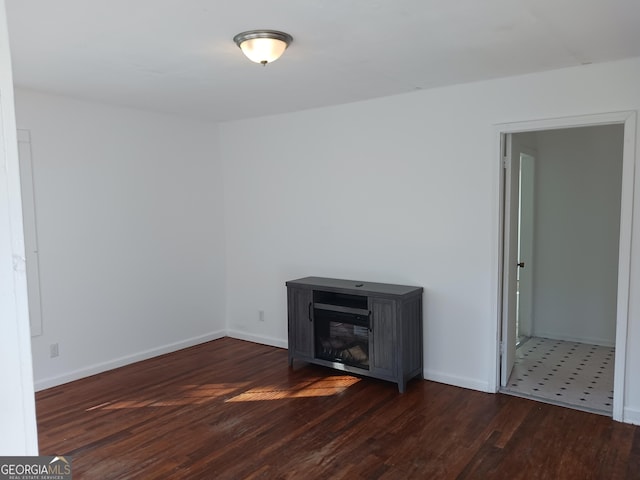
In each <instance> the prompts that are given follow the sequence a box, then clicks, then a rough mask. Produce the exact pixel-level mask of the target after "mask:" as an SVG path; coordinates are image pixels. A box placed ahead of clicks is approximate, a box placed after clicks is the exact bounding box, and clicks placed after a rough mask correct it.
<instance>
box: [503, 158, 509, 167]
mask: <svg viewBox="0 0 640 480" xmlns="http://www.w3.org/2000/svg"><path fill="white" fill-rule="evenodd" d="M508 160H509V159H508V158H507V157H502V168H504V169H506V168H507V166H508V165H509V163H508Z"/></svg>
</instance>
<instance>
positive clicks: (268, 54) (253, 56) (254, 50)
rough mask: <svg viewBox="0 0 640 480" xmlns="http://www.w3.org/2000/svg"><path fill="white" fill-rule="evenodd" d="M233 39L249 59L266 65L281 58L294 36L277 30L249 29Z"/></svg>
mask: <svg viewBox="0 0 640 480" xmlns="http://www.w3.org/2000/svg"><path fill="white" fill-rule="evenodd" d="M233 41H234V42H236V45H238V46H239V47H240V49H241V50H242V53H244V54H245V56H246V57H247V58H248V59H249V60H251V61H252V62H255V63H261V64H262V65H266V64H267V63H271V62H273V61H275V60H277V59H278V58H280V56H281V55H282V54H283V53H284V51H285V50H286V49H287V47H288V46H289V44H290V43H291V42H292V41H293V37H292V36H291V35H289V34H288V33H284V32H279V31H277V30H249V31H248V32H242V33H239V34H237V35H236V36H235V37H233Z"/></svg>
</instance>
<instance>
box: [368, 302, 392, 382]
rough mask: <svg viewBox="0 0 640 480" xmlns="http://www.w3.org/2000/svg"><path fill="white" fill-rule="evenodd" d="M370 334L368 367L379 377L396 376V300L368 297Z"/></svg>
mask: <svg viewBox="0 0 640 480" xmlns="http://www.w3.org/2000/svg"><path fill="white" fill-rule="evenodd" d="M369 309H370V310H371V332H372V333H371V334H370V335H369V338H370V349H371V352H370V358H369V368H370V370H371V373H372V374H375V375H376V376H378V377H380V378H387V379H391V380H393V379H395V378H396V377H397V372H396V370H397V365H396V362H397V356H398V353H397V351H396V349H397V343H396V318H395V312H396V301H395V300H389V299H386V298H376V297H369Z"/></svg>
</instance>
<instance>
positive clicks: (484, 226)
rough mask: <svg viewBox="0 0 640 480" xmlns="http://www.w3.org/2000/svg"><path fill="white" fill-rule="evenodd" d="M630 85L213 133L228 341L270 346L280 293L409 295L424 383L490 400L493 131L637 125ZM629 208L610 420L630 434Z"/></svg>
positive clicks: (494, 281)
mask: <svg viewBox="0 0 640 480" xmlns="http://www.w3.org/2000/svg"><path fill="white" fill-rule="evenodd" d="M638 84H640V59H633V60H628V61H621V62H614V63H609V64H600V65H589V66H581V67H576V68H569V69H564V70H558V71H552V72H545V73H540V74H532V75H526V76H521V77H514V78H506V79H499V80H492V81H487V82H481V83H474V84H467V85H459V86H453V87H448V88H441V89H434V90H425V91H420V92H415V93H412V94H407V95H401V96H395V97H388V98H383V99H377V100H372V101H367V102H361V103H356V104H350V105H343V106H337V107H332V108H324V109H317V110H312V111H305V112H299V113H294V114H288V115H279V116H274V117H267V118H260V119H252V120H246V121H238V122H231V123H226V124H223V125H221V131H220V133H221V135H220V141H221V157H222V158H223V160H224V163H225V212H226V216H225V219H226V224H225V234H226V246H227V303H226V305H227V310H226V311H227V321H228V325H229V330H230V333H231V334H232V335H236V336H239V337H244V338H252V339H262V341H265V342H266V343H274V344H285V343H286V335H287V329H286V302H285V298H286V297H285V288H284V282H285V281H286V280H287V279H292V278H296V277H301V276H305V275H320V276H332V277H343V278H352V279H361V280H372V281H382V282H394V283H405V284H415V285H421V286H423V287H424V288H425V298H424V306H425V309H424V312H425V315H424V322H425V338H424V342H425V343H424V345H425V350H424V351H425V374H426V376H427V378H430V379H434V380H440V381H444V382H448V383H452V384H457V385H461V386H466V387H472V388H477V389H481V390H489V391H490V390H492V389H493V388H494V386H495V378H496V348H497V347H496V332H497V292H498V275H497V271H498V249H497V245H498V238H499V236H498V224H499V218H498V211H499V187H500V186H499V181H498V179H499V176H498V175H499V160H498V158H497V157H498V152H497V146H496V145H497V138H496V136H497V134H496V128H495V124H499V123H507V122H515V121H524V120H533V119H542V118H556V117H563V116H574V115H581V114H592V113H599V112H611V111H620V110H637V109H638V108H640V89H638ZM309 94H310V95H312V94H313V92H309ZM638 171H640V169H638V170H637V172H638ZM636 185H640V183H639V182H638V181H636ZM635 202H636V208H635V210H634V211H635V219H634V227H633V228H634V232H633V234H634V248H633V252H634V256H633V265H632V278H631V292H632V295H633V296H632V299H631V305H630V325H629V352H628V365H629V369H628V370H627V373H626V378H627V391H626V396H625V406H626V410H625V418H626V419H627V420H629V419H631V420H634V419H635V420H636V421H638V422H640V377H638V376H637V375H632V369H633V367H634V366H637V365H639V364H640V347H639V345H640V295H637V294H634V293H633V292H637V291H639V290H638V288H639V283H638V282H640V255H639V254H638V253H637V252H639V251H640V218H639V216H640V205H638V204H639V203H640V194H636V196H635ZM259 310H264V311H265V321H264V322H263V323H261V322H259V321H258V311H259Z"/></svg>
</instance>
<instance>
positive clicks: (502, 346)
mask: <svg viewBox="0 0 640 480" xmlns="http://www.w3.org/2000/svg"><path fill="white" fill-rule="evenodd" d="M500 355H504V342H500Z"/></svg>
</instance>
